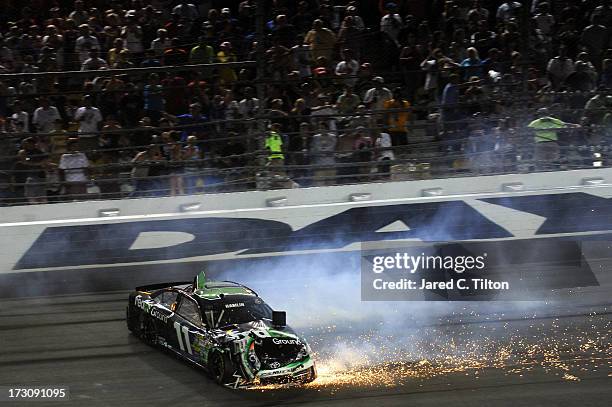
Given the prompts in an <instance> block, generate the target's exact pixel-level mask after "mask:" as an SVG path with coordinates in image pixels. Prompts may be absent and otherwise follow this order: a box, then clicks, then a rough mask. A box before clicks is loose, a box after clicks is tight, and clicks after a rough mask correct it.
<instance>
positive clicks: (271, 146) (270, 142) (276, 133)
mask: <svg viewBox="0 0 612 407" xmlns="http://www.w3.org/2000/svg"><path fill="white" fill-rule="evenodd" d="M280 132H281V125H280V124H279V123H272V124H271V125H270V131H269V132H268V135H267V136H266V140H265V144H264V147H265V149H266V150H267V152H268V166H270V167H280V166H283V165H284V164H285V155H284V154H283V138H282V136H281V133H280Z"/></svg>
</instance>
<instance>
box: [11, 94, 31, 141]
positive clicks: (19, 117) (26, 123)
mask: <svg viewBox="0 0 612 407" xmlns="http://www.w3.org/2000/svg"><path fill="white" fill-rule="evenodd" d="M11 120H12V122H13V125H14V126H15V131H16V132H17V133H29V132H30V114H29V113H28V112H26V111H25V110H23V103H21V100H19V99H17V100H15V102H14V103H13V114H12V115H11Z"/></svg>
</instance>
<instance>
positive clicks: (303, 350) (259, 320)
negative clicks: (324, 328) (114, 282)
mask: <svg viewBox="0 0 612 407" xmlns="http://www.w3.org/2000/svg"><path fill="white" fill-rule="evenodd" d="M285 320H286V316H285V312H283V311H272V309H271V308H270V306H268V304H266V303H265V302H264V301H263V300H262V299H261V298H260V297H259V296H258V295H257V293H255V291H253V290H251V289H250V288H248V287H246V286H243V285H241V284H238V283H234V282H231V281H206V275H205V274H204V273H203V272H202V273H200V274H199V275H198V276H196V278H195V280H194V282H193V283H190V282H177V283H162V284H153V285H148V286H142V287H137V288H136V291H134V292H132V293H130V296H129V303H128V307H127V326H128V329H129V330H130V331H131V332H132V333H133V334H134V335H136V336H137V337H139V338H140V339H142V340H143V341H145V342H146V343H148V344H151V345H154V346H161V347H164V348H166V349H168V350H170V351H172V352H173V353H176V354H177V355H179V356H180V357H181V358H183V359H186V360H188V361H189V362H191V363H194V364H196V365H198V366H200V367H202V368H204V369H206V370H208V371H209V372H210V374H211V375H212V377H213V378H214V379H215V380H216V381H217V382H218V383H220V384H223V385H227V386H231V387H234V388H238V387H248V386H252V385H255V384H268V383H288V382H297V383H308V382H311V381H313V380H314V379H315V378H316V375H317V373H316V368H315V363H314V360H313V358H312V352H311V349H310V346H309V345H308V344H307V343H306V341H304V339H303V338H301V337H299V336H298V335H297V334H296V333H295V332H294V331H293V330H292V329H291V328H290V327H288V326H287V325H286V322H285Z"/></svg>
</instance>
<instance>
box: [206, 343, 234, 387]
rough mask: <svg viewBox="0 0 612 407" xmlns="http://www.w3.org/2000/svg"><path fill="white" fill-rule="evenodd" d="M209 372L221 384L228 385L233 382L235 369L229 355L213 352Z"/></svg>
mask: <svg viewBox="0 0 612 407" xmlns="http://www.w3.org/2000/svg"><path fill="white" fill-rule="evenodd" d="M208 370H209V371H210V374H211V376H212V377H213V379H215V381H216V382H217V383H219V384H227V383H229V382H231V381H232V378H233V374H234V369H233V368H232V361H231V360H230V358H229V356H228V355H227V353H222V352H219V351H213V352H212V354H211V355H210V359H209V362H208Z"/></svg>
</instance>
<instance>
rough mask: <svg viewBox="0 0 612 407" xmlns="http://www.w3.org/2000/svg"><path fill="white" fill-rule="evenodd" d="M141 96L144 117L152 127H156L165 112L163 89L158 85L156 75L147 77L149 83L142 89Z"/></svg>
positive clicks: (157, 76)
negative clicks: (149, 120) (147, 118)
mask: <svg viewBox="0 0 612 407" xmlns="http://www.w3.org/2000/svg"><path fill="white" fill-rule="evenodd" d="M143 96H144V109H145V115H146V116H147V117H149V118H150V119H151V122H152V123H153V125H154V126H157V124H158V123H159V119H161V116H162V113H163V112H164V110H165V101H164V89H163V86H162V85H161V84H160V83H159V75H158V74H156V73H152V74H150V75H149V83H147V84H146V85H145V87H144V90H143Z"/></svg>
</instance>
